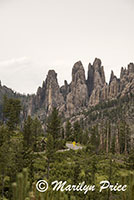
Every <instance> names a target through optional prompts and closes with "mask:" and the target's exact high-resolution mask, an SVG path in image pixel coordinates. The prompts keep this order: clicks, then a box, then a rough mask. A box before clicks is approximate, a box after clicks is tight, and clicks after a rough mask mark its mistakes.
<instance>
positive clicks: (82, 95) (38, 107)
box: [29, 58, 134, 117]
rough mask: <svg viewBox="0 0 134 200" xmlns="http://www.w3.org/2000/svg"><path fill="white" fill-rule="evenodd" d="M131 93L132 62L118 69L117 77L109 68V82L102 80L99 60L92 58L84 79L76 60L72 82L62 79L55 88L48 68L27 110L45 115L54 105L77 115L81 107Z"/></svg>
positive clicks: (133, 82) (53, 75) (54, 76)
mask: <svg viewBox="0 0 134 200" xmlns="http://www.w3.org/2000/svg"><path fill="white" fill-rule="evenodd" d="M130 93H133V94H134V64H133V63H130V64H129V65H128V68H127V69H126V68H123V67H122V68H121V73H120V78H117V77H116V76H115V75H114V72H113V71H111V76H110V81H109V84H107V83H106V81H105V73H104V69H103V66H102V64H101V60H100V59H98V58H95V60H94V62H93V65H91V64H90V63H89V66H88V75H87V80H86V78H85V70H84V67H83V65H82V63H81V61H78V62H76V63H75V64H74V66H73V68H72V81H71V83H70V84H68V83H67V81H64V85H63V86H62V87H59V84H58V81H57V74H56V73H55V71H54V70H49V72H48V75H47V77H46V80H45V81H44V82H43V84H42V87H39V88H38V90H37V93H36V95H34V96H33V97H32V98H31V99H30V103H29V113H31V114H34V113H37V112H38V115H44V116H48V115H49V113H50V112H51V110H52V108H53V107H57V108H58V109H59V111H60V112H61V113H64V115H65V116H66V117H69V116H71V115H73V114H77V113H79V112H80V111H82V110H83V109H87V108H88V107H90V106H94V105H96V104H98V103H99V102H101V101H107V100H111V99H114V98H117V97H120V96H121V97H122V96H124V95H126V94H127V95H129V94H130Z"/></svg>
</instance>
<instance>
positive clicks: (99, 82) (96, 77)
mask: <svg viewBox="0 0 134 200" xmlns="http://www.w3.org/2000/svg"><path fill="white" fill-rule="evenodd" d="M105 85H106V82H105V74H104V69H103V66H101V60H100V59H98V58H95V61H94V63H93V65H91V64H89V66H88V78H87V86H88V94H89V105H95V104H97V103H99V101H100V100H101V90H102V88H103V87H104V86H105ZM103 93H104V92H103ZM104 96H105V95H104Z"/></svg>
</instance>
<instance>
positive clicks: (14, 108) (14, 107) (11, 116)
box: [3, 96, 21, 131]
mask: <svg viewBox="0 0 134 200" xmlns="http://www.w3.org/2000/svg"><path fill="white" fill-rule="evenodd" d="M20 111H21V102H20V100H19V99H13V98H9V99H8V98H7V97H6V96H5V97H4V100H3V121H4V122H5V123H6V124H7V126H8V127H9V130H11V131H12V130H14V129H15V127H16V126H17V125H18V124H19V122H20Z"/></svg>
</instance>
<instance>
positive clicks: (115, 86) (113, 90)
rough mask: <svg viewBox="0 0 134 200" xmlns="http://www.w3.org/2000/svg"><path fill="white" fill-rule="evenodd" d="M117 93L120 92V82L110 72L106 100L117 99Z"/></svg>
mask: <svg viewBox="0 0 134 200" xmlns="http://www.w3.org/2000/svg"><path fill="white" fill-rule="evenodd" d="M119 92H120V80H119V79H117V77H116V76H115V75H114V72H113V71H111V76H110V81H109V91H108V99H112V98H115V97H117V96H118V95H119Z"/></svg>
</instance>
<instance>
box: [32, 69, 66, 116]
mask: <svg viewBox="0 0 134 200" xmlns="http://www.w3.org/2000/svg"><path fill="white" fill-rule="evenodd" d="M32 101H33V102H34V108H35V110H39V109H40V108H41V109H42V112H44V113H45V115H49V113H50V112H51V111H52V108H53V107H57V108H59V110H60V111H64V104H65V102H64V98H63V95H62V93H61V92H60V88H59V85H58V81H57V74H56V73H55V71H54V70H49V72H48V75H47V78H46V80H45V82H43V84H42V87H39V88H38V90H37V94H36V96H35V97H34V98H33V100H32Z"/></svg>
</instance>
